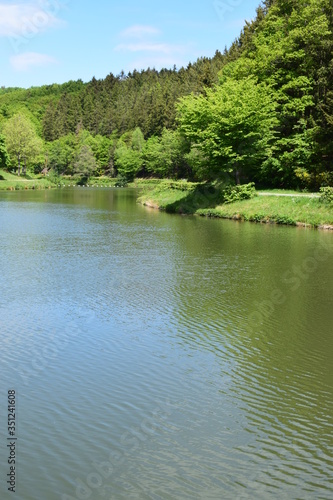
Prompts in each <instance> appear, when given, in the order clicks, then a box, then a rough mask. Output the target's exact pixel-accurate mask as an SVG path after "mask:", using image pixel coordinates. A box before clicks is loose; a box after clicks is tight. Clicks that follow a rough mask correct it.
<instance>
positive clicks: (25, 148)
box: [3, 113, 43, 175]
mask: <svg viewBox="0 0 333 500" xmlns="http://www.w3.org/2000/svg"><path fill="white" fill-rule="evenodd" d="M3 134H4V136H5V139H6V145H7V150H8V153H9V154H10V157H11V160H12V162H13V161H15V162H16V163H17V173H18V175H20V174H21V166H22V163H23V172H24V173H26V167H27V164H29V163H31V162H33V161H34V160H36V158H37V156H38V155H40V154H41V152H42V150H43V142H42V140H41V139H40V137H38V135H37V133H36V130H35V127H34V125H33V124H32V122H31V121H30V120H29V118H27V117H26V116H25V115H23V114H20V113H17V114H16V115H14V116H13V117H12V118H10V119H9V120H8V122H7V123H6V124H5V126H4V128H3ZM14 159H15V160H14Z"/></svg>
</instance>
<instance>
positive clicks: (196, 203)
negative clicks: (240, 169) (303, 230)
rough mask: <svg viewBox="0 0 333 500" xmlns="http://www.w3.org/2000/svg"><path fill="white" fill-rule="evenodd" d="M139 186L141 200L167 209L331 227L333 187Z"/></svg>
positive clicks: (226, 217)
mask: <svg viewBox="0 0 333 500" xmlns="http://www.w3.org/2000/svg"><path fill="white" fill-rule="evenodd" d="M139 186H140V187H141V188H142V194H141V196H140V197H139V198H138V201H139V202H140V203H141V204H143V205H145V206H148V207H153V208H158V209H159V210H163V211H166V212H169V213H179V214H188V215H189V214H192V215H201V216H206V217H218V218H224V219H234V220H244V221H251V222H261V223H275V224H287V225H293V226H297V225H303V226H311V227H321V228H324V226H325V228H326V229H332V228H333V188H323V189H322V192H321V194H320V196H311V195H307V194H300V193H296V192H294V193H292V192H290V193H288V194H286V193H285V192H283V194H282V193H281V192H274V191H273V192H271V193H268V192H265V191H256V190H255V189H254V186H253V184H252V183H250V184H248V185H242V186H227V187H226V186H225V185H223V184H222V185H221V184H218V183H213V184H210V183H208V184H203V183H187V182H184V181H182V182H173V181H157V183H151V182H150V183H147V184H145V183H144V182H141V183H139ZM281 194H282V195H281ZM328 226H331V227H328Z"/></svg>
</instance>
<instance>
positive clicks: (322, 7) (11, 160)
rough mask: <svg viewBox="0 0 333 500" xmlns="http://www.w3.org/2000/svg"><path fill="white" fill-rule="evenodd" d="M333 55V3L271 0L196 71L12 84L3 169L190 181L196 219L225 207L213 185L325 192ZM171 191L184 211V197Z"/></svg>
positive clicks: (1, 134)
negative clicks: (213, 195)
mask: <svg viewBox="0 0 333 500" xmlns="http://www.w3.org/2000/svg"><path fill="white" fill-rule="evenodd" d="M332 52H333V6H332V2H331V1H330V0H297V1H296V0H265V1H263V2H262V3H261V5H259V6H258V9H257V13H256V17H255V18H254V19H253V20H252V21H249V22H246V23H245V26H244V28H243V30H242V31H241V33H240V36H239V37H238V38H237V39H236V40H235V42H234V43H233V44H232V45H231V47H229V48H228V49H227V48H226V49H225V50H224V51H223V52H221V51H220V50H217V51H216V53H215V54H214V56H213V57H202V58H200V59H198V60H197V61H196V62H194V63H189V64H188V66H187V67H186V68H184V67H183V68H179V69H177V68H176V67H174V68H173V69H162V70H160V71H157V70H155V69H152V68H148V69H146V70H143V71H140V72H138V71H135V70H134V71H133V72H131V73H129V74H127V75H125V74H124V73H121V74H120V75H117V76H114V75H113V74H112V73H110V74H109V75H108V76H107V77H106V78H105V79H101V80H96V79H95V78H93V79H92V80H91V81H90V82H88V83H83V82H82V81H81V80H78V81H76V82H74V81H71V82H68V83H65V84H63V85H57V84H54V85H49V86H43V87H38V88H30V89H27V90H26V89H19V88H12V89H11V88H9V89H6V88H1V89H0V168H2V169H3V171H6V172H11V173H14V174H15V175H16V176H17V179H18V177H19V176H20V174H23V176H25V180H23V179H22V180H19V179H18V180H17V185H21V184H22V182H23V183H24V182H25V184H24V186H27V185H29V182H28V181H30V180H31V179H28V178H27V176H30V177H33V176H38V175H41V174H43V175H44V176H45V179H40V180H41V182H42V183H46V182H47V181H46V179H48V182H49V183H51V184H53V185H59V184H61V185H63V184H64V185H68V184H72V183H75V184H77V183H78V184H84V185H87V184H88V185H92V184H99V181H98V180H96V179H101V181H100V183H101V185H114V184H115V183H116V182H117V184H118V185H119V186H121V185H126V184H127V183H128V182H132V181H133V180H134V179H137V178H143V179H147V178H149V177H154V178H158V179H172V181H165V183H166V184H165V185H167V184H168V182H169V188H170V186H171V184H170V182H171V183H172V182H178V181H180V180H181V179H186V180H187V181H188V183H187V188H186V189H190V190H191V189H192V195H191V196H192V201H191V203H192V205H193V206H192V208H191V209H188V208H186V210H190V212H192V211H194V210H195V209H199V208H201V209H202V210H211V209H212V208H216V206H217V205H218V203H220V201H219V200H215V202H216V203H215V206H214V207H210V206H206V205H205V204H206V203H207V199H206V198H205V195H203V196H201V198H200V196H199V195H200V190H205V189H206V188H203V187H202V186H208V185H209V186H211V187H210V189H213V190H214V189H215V187H214V186H221V185H229V184H241V185H242V184H243V185H244V184H245V185H246V184H249V183H253V182H254V183H255V184H256V186H257V187H259V188H270V189H272V188H280V189H297V190H300V191H302V190H307V191H318V190H319V189H320V188H322V187H329V186H332V185H333V63H332ZM3 177H5V176H3ZM116 177H117V178H118V180H117V181H111V179H114V178H116ZM6 182H8V179H2V180H1V179H0V188H1V187H2V188H4V187H6ZM160 186H163V184H161V185H160ZM190 186H191V187H190ZM200 186H201V187H200ZM212 186H213V187H212ZM7 187H10V186H9V185H7ZM156 189H162V188H161V187H158V188H157V187H156ZM163 189H164V188H163ZM163 189H162V191H160V193H159V202H160V203H159V206H164V205H165V207H169V205H170V204H171V205H172V204H174V206H175V209H176V211H177V210H178V209H179V206H178V205H179V204H181V203H183V201H182V197H181V193H182V191H181V190H179V189H174V188H173V187H171V188H170V189H169V191H170V192H169V194H166V192H165V191H164V190H163ZM193 190H194V191H195V196H194V195H193ZM215 191H216V189H215ZM206 194H207V193H206ZM152 195H153V194H152ZM201 195H202V193H201ZM168 196H170V197H171V199H173V198H174V199H173V201H172V202H170V203H169V201H170V200H169V199H168ZM161 197H162V198H163V199H162V198H161ZM270 201H272V200H270ZM187 202H188V203H187V205H186V206H187V207H188V206H189V205H191V203H189V200H187ZM265 202H266V203H268V201H267V200H262V201H261V202H260V203H265ZM275 202H276V203H281V204H282V203H286V204H288V203H289V204H290V203H291V202H290V200H285V201H282V200H275ZM303 202H304V200H303V201H302V202H301V201H300V202H299V205H302V204H303ZM200 203H201V205H200ZM224 203H225V200H224ZM247 203H251V204H253V206H254V205H255V204H259V199H253V200H250V201H248V202H247ZM309 203H310V204H311V203H313V206H315V204H316V202H315V200H314V201H311V202H310V201H309ZM302 206H303V205H302ZM320 206H321V205H320ZM328 206H330V204H329V205H328ZM262 208H263V206H262ZM262 208H260V207H259V206H257V208H256V210H258V215H262V214H263V213H262V212H261V211H260V210H261V209H262ZM290 208H291V206H290ZM322 208H323V207H322ZM267 209H268V207H267ZM303 209H304V210H305V205H304V206H303ZM303 209H302V210H303ZM184 210H185V209H184ZM216 210H218V209H216ZM228 210H229V208H228ZM274 210H275V208H274ZM273 212H274V211H273ZM273 212H272V217H273V215H274V213H275V212H274V213H273ZM219 213H222V212H221V210H220V209H219ZM296 215H297V214H295V216H290V217H291V219H292V220H294V217H295V218H296ZM244 218H245V217H244ZM307 220H312V221H315V220H316V221H317V219H314V218H311V217H310V219H307ZM316 223H317V222H316Z"/></svg>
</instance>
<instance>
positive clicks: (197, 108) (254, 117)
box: [178, 77, 276, 183]
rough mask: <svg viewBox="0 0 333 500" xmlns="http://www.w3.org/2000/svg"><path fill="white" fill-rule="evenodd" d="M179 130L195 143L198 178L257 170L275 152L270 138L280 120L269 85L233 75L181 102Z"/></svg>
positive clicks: (241, 173)
mask: <svg viewBox="0 0 333 500" xmlns="http://www.w3.org/2000/svg"><path fill="white" fill-rule="evenodd" d="M178 112H179V115H178V120H179V124H180V130H181V132H182V133H183V134H184V136H185V137H186V138H187V139H188V140H189V142H190V144H191V146H192V154H190V155H189V156H188V159H189V161H190V163H191V159H192V160H193V157H194V156H195V158H196V161H192V165H191V166H192V167H193V169H194V170H196V172H197V175H198V177H201V178H204V179H207V178H209V177H213V178H214V177H217V176H219V174H220V173H221V172H233V173H234V175H235V179H236V181H237V183H239V182H240V177H241V175H245V176H249V175H251V174H252V175H253V172H254V171H255V170H256V169H257V168H258V167H259V165H260V163H261V162H262V161H263V160H264V159H265V158H267V157H268V156H269V155H270V154H271V150H270V147H271V146H270V143H271V141H272V139H273V136H274V126H275V124H276V116H275V103H274V100H273V99H272V95H271V90H270V89H269V88H268V87H267V86H266V85H264V84H260V85H259V84H257V81H256V78H254V77H247V78H244V79H242V80H239V81H237V80H233V79H231V78H227V79H225V81H224V82H223V83H222V84H221V85H219V86H217V87H216V88H214V89H207V91H206V96H195V95H190V96H187V97H184V98H183V99H181V100H180V103H179V105H178Z"/></svg>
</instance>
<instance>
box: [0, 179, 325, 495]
mask: <svg viewBox="0 0 333 500" xmlns="http://www.w3.org/2000/svg"><path fill="white" fill-rule="evenodd" d="M136 197H137V192H136V191H135V190H134V189H106V188H65V189H60V190H46V191H22V192H1V193H0V255H1V271H0V291H1V295H0V309H1V310H0V325H1V331H0V345H1V351H0V360H1V363H0V381H1V384H0V391H1V392H0V395H1V405H0V412H1V420H0V424H1V425H0V429H1V430H0V436H1V446H0V449H1V468H0V473H1V494H0V496H1V498H7V497H8V498H17V499H19V500H21V499H22V500H46V499H47V500H56V499H62V500H69V499H88V498H90V499H92V500H96V499H112V500H113V499H114V500H120V499H124V500H127V499H142V500H145V499H153V500H159V499H161V500H162V499H163V500H164V499H165V500H167V499H170V500H171V499H181V500H182V499H203V500H213V499H216V500H218V499H264V500H267V499H268V500H269V499H279V500H280V499H319V498H320V499H331V498H332V497H333V368H332V366H333V362H332V361H333V335H332V333H333V328H332V319H333V293H332V291H333V259H332V256H333V234H330V233H329V232H324V231H322V232H321V231H315V230H309V229H304V228H290V227H280V226H273V225H260V224H251V223H241V222H235V221H222V220H212V219H204V218H199V217H189V216H186V217H185V216H179V215H169V214H165V213H161V212H159V211H156V210H152V209H148V208H146V207H142V206H140V205H138V204H137V203H136ZM8 391H15V398H16V400H15V402H16V407H15V408H16V411H15V423H16V430H15V437H16V438H17V439H16V440H15V443H14V444H13V446H14V445H15V457H16V463H15V467H16V470H15V485H16V494H12V493H11V492H8V491H7V487H8V484H6V481H7V477H6V475H7V474H8V473H9V472H10V470H9V467H10V466H9V464H8V463H7V462H8V456H9V450H10V447H8V443H11V442H13V441H11V440H10V436H9V434H8V431H7V420H8V411H7V399H8Z"/></svg>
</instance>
